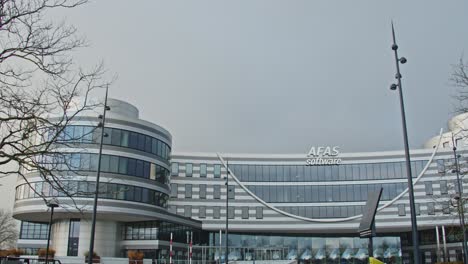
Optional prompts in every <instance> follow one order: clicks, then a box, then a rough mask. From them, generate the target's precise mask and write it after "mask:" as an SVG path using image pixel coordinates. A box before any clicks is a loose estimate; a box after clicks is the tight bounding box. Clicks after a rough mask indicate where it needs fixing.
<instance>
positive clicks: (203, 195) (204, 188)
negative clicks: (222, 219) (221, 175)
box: [199, 184, 206, 199]
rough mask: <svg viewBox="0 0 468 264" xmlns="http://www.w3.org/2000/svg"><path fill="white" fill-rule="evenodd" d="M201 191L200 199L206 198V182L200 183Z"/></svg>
mask: <svg viewBox="0 0 468 264" xmlns="http://www.w3.org/2000/svg"><path fill="white" fill-rule="evenodd" d="M199 188H200V192H199V196H200V199H206V184H200V187H199Z"/></svg>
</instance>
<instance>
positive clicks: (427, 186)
mask: <svg viewBox="0 0 468 264" xmlns="http://www.w3.org/2000/svg"><path fill="white" fill-rule="evenodd" d="M439 183H440V194H448V192H449V189H450V190H452V191H453V192H455V193H458V192H459V190H458V188H459V186H458V181H457V180H453V181H450V183H449V181H447V180H441V181H440V182H439ZM460 188H461V190H460V191H461V192H463V184H460ZM424 190H425V191H426V195H433V194H434V190H433V182H432V181H428V182H424Z"/></svg>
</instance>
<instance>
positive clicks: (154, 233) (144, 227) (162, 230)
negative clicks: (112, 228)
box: [122, 221, 199, 243]
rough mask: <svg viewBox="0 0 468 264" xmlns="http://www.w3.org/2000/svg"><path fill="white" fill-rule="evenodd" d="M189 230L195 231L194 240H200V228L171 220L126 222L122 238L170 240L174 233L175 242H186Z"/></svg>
mask: <svg viewBox="0 0 468 264" xmlns="http://www.w3.org/2000/svg"><path fill="white" fill-rule="evenodd" d="M187 232H193V241H194V242H195V241H198V238H197V237H198V236H199V230H194V229H192V228H190V227H188V226H183V225H178V224H174V223H169V222H160V221H145V222H131V223H125V225H124V226H122V238H123V239H124V240H166V241H169V240H170V235H171V233H172V234H173V241H174V242H182V243H186V236H187Z"/></svg>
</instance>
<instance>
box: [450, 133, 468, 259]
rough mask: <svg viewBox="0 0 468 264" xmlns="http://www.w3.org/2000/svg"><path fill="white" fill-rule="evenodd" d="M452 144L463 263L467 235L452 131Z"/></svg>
mask: <svg viewBox="0 0 468 264" xmlns="http://www.w3.org/2000/svg"><path fill="white" fill-rule="evenodd" d="M452 146H453V158H454V160H455V169H454V171H452V172H456V174H457V185H458V188H457V189H458V190H456V191H457V194H456V195H455V197H454V198H455V200H456V201H457V209H458V216H459V218H460V226H461V229H462V232H463V258H464V263H467V262H468V249H467V245H466V242H467V237H466V227H465V210H464V209H465V208H464V204H463V202H462V199H463V188H462V184H463V183H462V182H461V181H460V166H459V164H458V155H457V142H456V140H455V139H454V137H453V133H452Z"/></svg>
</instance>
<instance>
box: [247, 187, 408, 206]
mask: <svg viewBox="0 0 468 264" xmlns="http://www.w3.org/2000/svg"><path fill="white" fill-rule="evenodd" d="M246 185H247V188H248V189H249V190H250V191H252V192H253V193H255V195H257V196H258V197H260V198H261V199H262V200H264V201H266V202H271V203H319V202H320V203H324V202H363V201H367V194H368V193H369V192H372V191H375V190H378V189H379V188H380V187H382V188H383V192H382V198H381V199H382V200H383V201H386V200H391V199H393V198H395V197H396V196H397V195H398V194H400V193H401V192H402V191H403V190H404V189H405V188H406V186H407V185H406V183H404V182H401V183H382V184H381V183H378V184H347V185H286V186H285V185H277V186H273V185H270V186H260V185H248V184H246Z"/></svg>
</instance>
